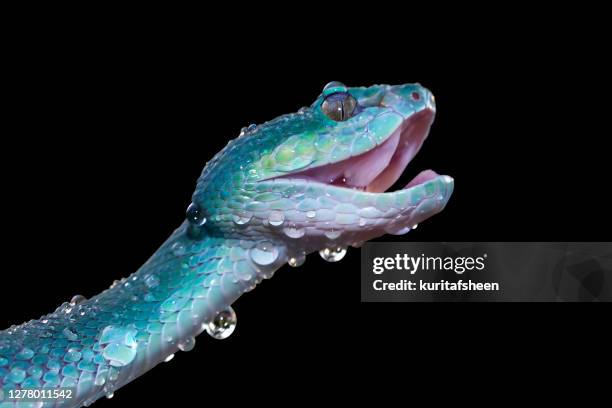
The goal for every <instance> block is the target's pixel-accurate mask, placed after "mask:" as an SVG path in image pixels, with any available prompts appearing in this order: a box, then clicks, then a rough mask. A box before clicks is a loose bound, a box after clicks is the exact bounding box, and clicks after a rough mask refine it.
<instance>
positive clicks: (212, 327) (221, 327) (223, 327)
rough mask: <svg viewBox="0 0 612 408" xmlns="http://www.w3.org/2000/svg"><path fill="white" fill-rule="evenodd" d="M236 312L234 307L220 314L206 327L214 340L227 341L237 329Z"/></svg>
mask: <svg viewBox="0 0 612 408" xmlns="http://www.w3.org/2000/svg"><path fill="white" fill-rule="evenodd" d="M236 322H237V318H236V312H234V309H232V307H228V308H227V309H225V310H223V311H221V312H219V314H217V316H215V318H214V319H213V320H212V322H210V323H209V324H208V325H207V326H206V332H207V333H208V334H209V335H210V336H211V337H212V338H214V339H217V340H223V339H227V338H228V337H229V336H230V335H231V334H232V333H233V332H234V330H235V329H236Z"/></svg>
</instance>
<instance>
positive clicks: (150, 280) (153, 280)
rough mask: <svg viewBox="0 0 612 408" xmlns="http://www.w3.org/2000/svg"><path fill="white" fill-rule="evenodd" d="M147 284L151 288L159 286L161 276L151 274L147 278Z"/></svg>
mask: <svg viewBox="0 0 612 408" xmlns="http://www.w3.org/2000/svg"><path fill="white" fill-rule="evenodd" d="M145 285H146V286H147V288H149V289H152V288H154V287H156V286H159V278H158V277H157V275H155V274H150V275H148V276H147V277H146V278H145Z"/></svg>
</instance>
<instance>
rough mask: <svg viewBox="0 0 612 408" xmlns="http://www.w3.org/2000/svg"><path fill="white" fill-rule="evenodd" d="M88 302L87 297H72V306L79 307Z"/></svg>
mask: <svg viewBox="0 0 612 408" xmlns="http://www.w3.org/2000/svg"><path fill="white" fill-rule="evenodd" d="M86 300H87V298H86V297H85V296H83V295H75V296H73V297H72V299H70V304H71V305H72V306H76V305H79V304H81V303H83V302H84V301H86Z"/></svg>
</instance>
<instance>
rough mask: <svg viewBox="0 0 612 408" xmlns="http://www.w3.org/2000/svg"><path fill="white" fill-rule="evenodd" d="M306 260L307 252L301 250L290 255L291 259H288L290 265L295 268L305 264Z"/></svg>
mask: <svg viewBox="0 0 612 408" xmlns="http://www.w3.org/2000/svg"><path fill="white" fill-rule="evenodd" d="M304 262H306V254H305V253H304V252H300V253H298V254H295V255H293V256H291V257H289V260H288V261H287V263H288V264H289V266H292V267H294V268H297V267H298V266H302V265H304Z"/></svg>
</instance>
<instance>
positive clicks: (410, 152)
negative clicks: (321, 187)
mask: <svg viewBox="0 0 612 408" xmlns="http://www.w3.org/2000/svg"><path fill="white" fill-rule="evenodd" d="M434 116H435V112H434V111H433V110H432V109H429V108H426V109H424V110H422V111H419V112H417V113H414V114H412V115H410V116H409V117H407V118H405V119H404V120H403V121H402V123H401V124H400V125H399V126H398V127H397V128H396V129H395V130H394V131H393V132H392V133H391V135H390V136H388V137H387V138H386V139H385V140H384V141H383V142H382V143H380V144H378V145H377V146H375V147H373V148H372V149H370V150H368V151H367V152H365V153H362V154H359V155H356V156H352V157H349V158H347V159H344V160H341V161H338V162H336V163H330V164H325V165H322V166H317V167H313V168H310V169H306V170H303V171H299V172H296V173H292V174H288V175H284V176H281V177H279V178H291V179H293V180H296V179H302V180H305V181H310V182H318V183H323V184H328V185H333V186H336V187H344V188H351V189H354V190H360V191H365V192H371V193H383V192H386V191H387V189H389V188H390V187H391V186H392V185H393V184H394V183H395V182H396V181H397V180H398V179H399V178H400V176H401V175H402V173H403V172H404V170H405V169H406V167H407V166H408V164H409V163H410V161H411V160H412V159H413V158H414V156H415V155H416V154H417V153H418V151H419V150H420V149H421V146H422V145H423V142H424V141H425V139H426V138H427V135H428V133H429V128H430V126H431V124H432V122H433V120H434ZM437 176H438V174H437V173H435V172H434V171H432V170H425V171H423V172H421V173H420V174H419V175H418V176H417V177H415V178H414V179H413V180H412V181H411V182H410V183H408V185H407V186H406V187H405V188H410V187H413V186H415V185H418V184H422V183H424V182H426V181H429V180H431V179H433V178H435V177H437Z"/></svg>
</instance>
